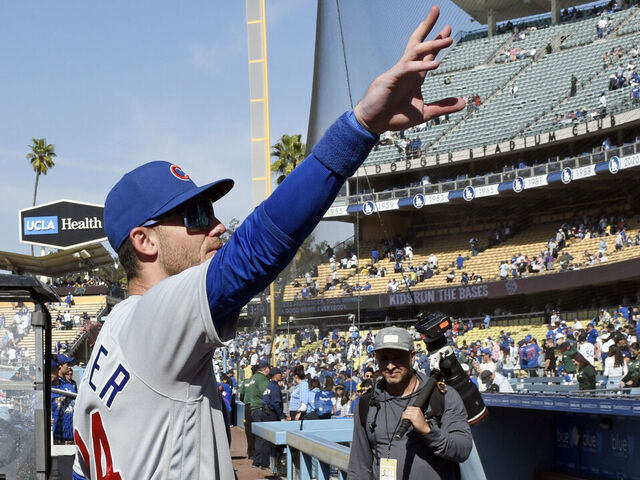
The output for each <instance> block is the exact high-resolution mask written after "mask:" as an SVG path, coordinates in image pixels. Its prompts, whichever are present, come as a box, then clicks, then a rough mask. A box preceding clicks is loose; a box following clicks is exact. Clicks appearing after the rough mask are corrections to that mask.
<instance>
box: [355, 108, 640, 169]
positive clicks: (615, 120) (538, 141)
mask: <svg viewBox="0 0 640 480" xmlns="http://www.w3.org/2000/svg"><path fill="white" fill-rule="evenodd" d="M632 121H637V113H636V114H633V111H631V112H624V113H621V114H618V115H617V116H615V115H613V114H611V115H609V116H608V117H605V118H601V119H598V120H592V121H590V122H583V123H578V124H575V125H572V126H568V127H566V128H560V129H557V130H552V131H550V132H546V133H544V134H536V135H530V136H528V137H518V138H515V139H512V140H506V141H504V142H499V143H494V144H489V145H482V146H479V147H474V148H470V149H467V150H459V151H456V152H448V153H446V154H436V155H427V156H424V157H422V158H420V159H406V160H404V159H401V158H398V160H397V161H395V162H391V163H387V164H382V165H373V166H371V165H365V166H363V167H360V168H359V169H358V171H357V172H356V174H355V176H356V177H365V176H367V175H371V173H372V170H373V173H374V174H376V175H377V174H382V173H395V172H403V171H407V170H419V169H421V168H425V167H430V166H435V165H441V164H443V163H453V162H460V161H465V160H472V159H474V158H482V157H489V156H493V155H500V154H503V153H511V152H515V151H518V150H524V149H527V148H531V147H536V146H539V145H547V144H552V143H555V142H557V141H560V140H569V139H572V138H575V137H578V136H580V135H588V134H590V133H593V132H597V131H600V130H606V129H609V128H613V127H615V126H616V125H621V124H624V123H630V122H632Z"/></svg>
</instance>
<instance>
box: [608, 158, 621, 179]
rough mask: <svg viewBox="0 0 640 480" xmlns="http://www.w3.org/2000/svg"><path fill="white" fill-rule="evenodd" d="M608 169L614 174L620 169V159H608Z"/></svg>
mask: <svg viewBox="0 0 640 480" xmlns="http://www.w3.org/2000/svg"><path fill="white" fill-rule="evenodd" d="M609 171H610V172H611V173H613V174H614V175H615V174H616V173H618V172H619V171H620V159H619V158H618V157H611V158H610V159H609Z"/></svg>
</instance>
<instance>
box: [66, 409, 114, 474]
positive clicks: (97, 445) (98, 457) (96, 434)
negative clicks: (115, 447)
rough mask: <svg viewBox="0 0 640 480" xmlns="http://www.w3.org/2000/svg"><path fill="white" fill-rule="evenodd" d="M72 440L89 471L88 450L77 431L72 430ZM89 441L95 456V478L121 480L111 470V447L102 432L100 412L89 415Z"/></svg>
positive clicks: (112, 469)
mask: <svg viewBox="0 0 640 480" xmlns="http://www.w3.org/2000/svg"><path fill="white" fill-rule="evenodd" d="M73 438H74V440H75V442H76V445H77V446H78V448H79V449H80V453H81V454H82V458H83V460H84V463H85V464H86V465H87V468H88V469H91V459H90V458H89V450H87V444H86V443H85V442H84V440H83V439H82V437H81V436H80V433H79V432H78V430H74V432H73ZM91 440H92V442H93V444H92V447H93V448H92V450H93V454H94V455H95V467H96V478H97V479H98V480H122V477H121V476H120V473H118V472H117V471H115V470H114V468H113V458H112V457H111V447H110V446H109V440H108V439H107V434H106V433H105V431H104V426H103V425H102V418H101V417H100V412H97V411H96V412H93V413H92V414H91ZM103 453H104V470H103V464H102V454H103Z"/></svg>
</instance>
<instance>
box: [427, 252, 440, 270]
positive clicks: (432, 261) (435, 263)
mask: <svg viewBox="0 0 640 480" xmlns="http://www.w3.org/2000/svg"><path fill="white" fill-rule="evenodd" d="M429 263H430V264H431V267H432V268H438V257H436V256H435V254H433V253H432V254H431V255H429Z"/></svg>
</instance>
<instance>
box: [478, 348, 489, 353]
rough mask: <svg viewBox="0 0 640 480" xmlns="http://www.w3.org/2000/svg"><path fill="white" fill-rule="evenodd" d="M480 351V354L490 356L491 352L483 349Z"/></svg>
mask: <svg viewBox="0 0 640 480" xmlns="http://www.w3.org/2000/svg"><path fill="white" fill-rule="evenodd" d="M480 351H481V352H482V354H483V355H491V350H489V349H488V348H483V349H482V350H480Z"/></svg>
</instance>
